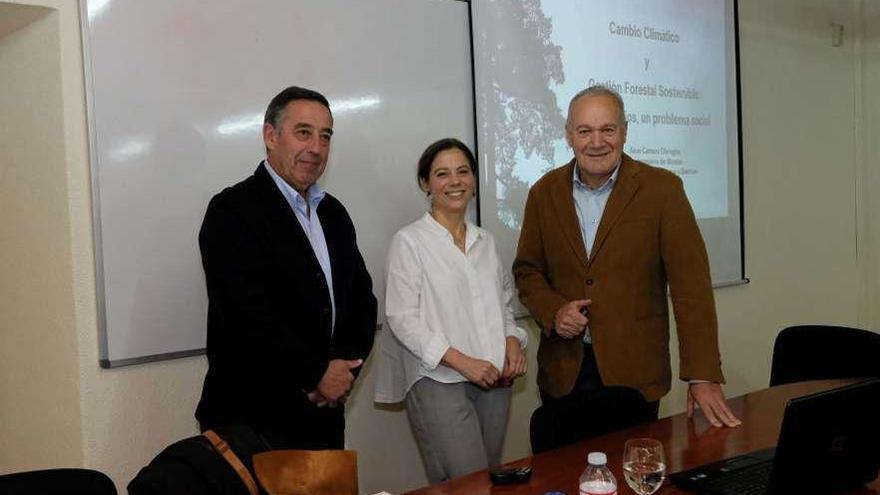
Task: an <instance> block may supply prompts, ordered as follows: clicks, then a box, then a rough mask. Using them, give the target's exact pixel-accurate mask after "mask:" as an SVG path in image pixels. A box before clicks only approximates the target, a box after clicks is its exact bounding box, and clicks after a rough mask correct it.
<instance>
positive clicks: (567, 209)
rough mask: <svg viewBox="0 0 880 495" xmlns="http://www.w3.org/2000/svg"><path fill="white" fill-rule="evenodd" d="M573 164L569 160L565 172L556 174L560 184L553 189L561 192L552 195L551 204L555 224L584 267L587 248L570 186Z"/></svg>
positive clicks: (571, 185) (585, 266) (585, 265)
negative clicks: (554, 214) (554, 215)
mask: <svg viewBox="0 0 880 495" xmlns="http://www.w3.org/2000/svg"><path fill="white" fill-rule="evenodd" d="M574 166H575V161H574V160H572V161H570V162H569V163H568V165H565V173H564V174H562V175H560V176H557V177H558V178H559V181H560V184H558V187H555V188H553V189H554V190H556V191H561V192H562V193H561V194H557V195H555V196H554V197H553V202H552V204H553V209H554V210H555V213H556V218H557V220H558V221H557V225H558V226H559V230H561V231H562V233H563V235H564V236H565V238H566V239H567V240H568V243H569V245H570V246H571V249H572V251H573V252H574V254H575V257H577V259H578V261H579V262H580V263H581V265H582V266H583V267H584V269H586V268H587V248H585V247H584V237H583V235H581V222H580V220H578V216H577V211H576V210H575V207H574V196H572V187H574V184H573V182H572V181H573V179H572V177H574Z"/></svg>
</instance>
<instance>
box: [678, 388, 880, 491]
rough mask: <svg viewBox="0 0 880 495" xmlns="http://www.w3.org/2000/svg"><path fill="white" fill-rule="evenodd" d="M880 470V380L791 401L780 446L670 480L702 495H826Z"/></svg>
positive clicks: (862, 481) (861, 481)
mask: <svg viewBox="0 0 880 495" xmlns="http://www.w3.org/2000/svg"><path fill="white" fill-rule="evenodd" d="M878 469H880V379H871V380H865V381H861V382H858V383H854V384H851V385H847V386H844V387H840V388H836V389H832V390H827V391H825V392H818V393H815V394H811V395H806V396H803V397H798V398H796V399H791V400H790V401H789V402H788V403H787V404H786V406H785V415H784V416H783V419H782V428H781V429H780V431H779V440H778V442H777V444H776V448H775V449H766V450H761V451H757V452H751V453H749V454H744V455H740V456H736V457H732V458H730V459H725V460H723V461H720V462H716V463H712V464H707V465H705V466H701V467H698V468H695V469H690V470H687V471H682V472H679V473H674V474H671V475H670V476H669V480H670V481H671V482H672V483H674V484H675V485H678V486H679V487H681V488H683V489H685V490H688V491H691V492H693V493H697V494H699V495H750V494H772V495H776V494H790V493H809V494H816V495H818V494H823V493H833V492H835V491H841V490H848V489H852V488H857V487H859V486H861V485H864V484H865V483H868V482H870V481H873V480H874V479H875V478H877V472H878Z"/></svg>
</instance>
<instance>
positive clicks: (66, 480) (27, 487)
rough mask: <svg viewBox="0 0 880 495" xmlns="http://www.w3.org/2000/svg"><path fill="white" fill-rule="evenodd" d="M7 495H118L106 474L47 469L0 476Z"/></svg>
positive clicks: (2, 489)
mask: <svg viewBox="0 0 880 495" xmlns="http://www.w3.org/2000/svg"><path fill="white" fill-rule="evenodd" d="M0 493H2V494H3V495H36V494H40V495H116V493H117V492H116V486H115V485H114V484H113V481H112V480H110V478H109V477H107V475H106V474H104V473H100V472H98V471H93V470H91V469H43V470H39V471H25V472H21V473H12V474H5V475H2V476H0Z"/></svg>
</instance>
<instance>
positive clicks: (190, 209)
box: [80, 0, 474, 367]
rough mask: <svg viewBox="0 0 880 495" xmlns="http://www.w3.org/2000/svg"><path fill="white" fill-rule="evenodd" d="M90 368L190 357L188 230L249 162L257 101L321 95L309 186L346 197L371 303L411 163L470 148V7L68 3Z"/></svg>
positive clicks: (254, 154)
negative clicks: (90, 222) (93, 297)
mask: <svg viewBox="0 0 880 495" xmlns="http://www.w3.org/2000/svg"><path fill="white" fill-rule="evenodd" d="M80 7H81V13H82V21H83V22H82V25H83V44H84V56H85V66H86V86H87V95H86V98H87V102H88V110H89V131H90V132H89V139H90V144H91V149H90V153H91V170H92V186H93V188H92V191H93V215H94V225H95V252H96V266H97V281H98V289H99V295H98V300H99V306H100V307H99V308H98V309H99V318H100V320H101V321H100V332H101V338H100V339H99V341H100V345H101V349H100V362H101V365H102V366H103V367H114V366H121V365H126V364H134V363H139V362H144V361H150V360H156V359H165V358H171V357H179V356H186V355H192V354H197V353H201V352H202V351H203V349H204V347H205V328H206V323H205V321H206V313H207V295H206V292H205V283H204V274H203V271H202V267H201V259H200V255H199V251H198V242H197V236H198V230H199V227H200V224H201V220H202V217H203V215H204V212H205V208H206V207H207V204H208V200H209V199H210V198H211V196H212V195H214V194H215V193H216V192H218V191H220V190H221V189H222V188H223V187H225V186H228V185H231V184H233V183H236V182H238V181H240V180H242V179H244V178H245V177H247V176H249V175H250V174H252V173H253V171H254V169H255V168H256V166H257V164H258V163H259V161H260V160H261V159H262V158H264V156H265V152H264V148H263V143H262V138H261V134H260V130H261V125H262V116H263V113H264V112H265V108H266V105H267V104H268V102H269V100H270V99H271V98H272V97H273V96H274V95H275V94H276V93H278V92H279V91H280V90H282V89H283V88H285V87H287V86H289V85H298V86H305V87H308V88H312V89H315V90H318V91H320V92H322V93H323V94H324V95H325V96H327V98H328V99H329V100H330V103H331V108H332V110H333V116H334V124H335V125H334V137H333V145H332V150H331V153H330V161H329V163H328V166H327V170H326V172H325V174H324V177H323V178H322V179H321V181H320V183H321V185H322V186H323V187H324V188H325V189H326V190H327V191H328V192H330V193H331V194H333V195H334V196H336V197H338V198H339V199H340V200H341V201H342V203H343V204H344V205H345V206H346V207H347V209H348V211H349V213H350V214H351V217H352V220H353V221H354V224H355V227H356V229H357V233H358V241H359V245H360V248H361V251H362V253H363V255H364V258H365V260H366V263H367V267H368V269H369V270H370V274H371V275H372V277H373V284H374V292H375V293H376V296H377V297H378V298H379V303H380V307H382V306H381V304H382V299H383V292H384V291H383V286H382V279H383V276H384V275H383V264H384V257H385V252H386V248H387V243H388V239H389V238H390V237H391V235H392V234H393V233H394V232H395V231H397V230H398V229H399V228H400V227H402V226H403V225H405V224H407V223H409V222H411V221H413V220H415V219H416V218H418V217H419V216H420V215H421V214H422V213H423V212H424V211H425V210H426V208H427V202H426V201H425V198H424V195H423V194H422V193H421V192H420V191H419V190H418V188H417V185H416V184H417V183H416V179H415V168H416V162H417V160H418V157H419V156H420V154H421V152H422V151H423V150H424V148H425V147H426V146H427V145H428V144H430V143H431V142H433V141H434V140H436V139H438V138H441V137H446V136H453V137H458V138H460V139H462V140H463V141H464V142H465V143H467V144H469V145H470V146H473V144H474V123H473V122H474V113H473V112H474V106H473V86H472V74H471V55H470V34H469V17H468V4H467V3H466V2H459V1H454V0H359V1H351V0H299V1H286V0H255V1H251V2H215V1H209V0H151V1H149V2H145V1H141V0H112V1H111V0H81V4H80Z"/></svg>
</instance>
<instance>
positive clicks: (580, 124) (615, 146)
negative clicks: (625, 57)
mask: <svg viewBox="0 0 880 495" xmlns="http://www.w3.org/2000/svg"><path fill="white" fill-rule="evenodd" d="M622 117H623V116H622V115H620V112H619V111H618V108H617V104H616V103H615V101H614V98H612V97H611V96H606V95H597V96H582V97H581V98H579V99H577V100H576V101H575V102H574V105H572V107H571V114H570V121H569V123H568V124H567V125H566V128H565V138H566V140H567V141H568V145H569V146H571V149H572V151H574V156H575V158H576V159H577V164H578V167H579V168H580V177H581V180H582V181H584V182H586V183H587V185H589V186H590V187H598V186H601V185H602V184H603V183H604V182H605V180H606V179H607V178H608V177H609V176H611V173H612V172H614V169H615V168H616V167H617V166H618V165H619V164H620V159H621V157H622V155H623V144H624V143H625V142H626V122H625V121H623V118H622Z"/></svg>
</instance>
